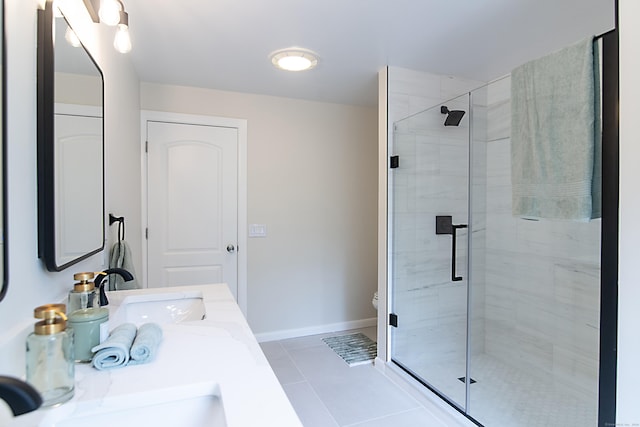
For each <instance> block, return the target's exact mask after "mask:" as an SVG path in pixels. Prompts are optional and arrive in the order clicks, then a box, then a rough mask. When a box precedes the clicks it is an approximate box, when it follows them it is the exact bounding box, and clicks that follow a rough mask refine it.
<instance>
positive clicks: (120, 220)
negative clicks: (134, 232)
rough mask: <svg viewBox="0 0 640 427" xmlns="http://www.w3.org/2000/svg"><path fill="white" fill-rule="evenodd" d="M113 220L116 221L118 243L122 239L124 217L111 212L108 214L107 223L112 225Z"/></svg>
mask: <svg viewBox="0 0 640 427" xmlns="http://www.w3.org/2000/svg"><path fill="white" fill-rule="evenodd" d="M114 222H117V223H118V243H120V242H122V241H123V240H124V217H123V216H115V215H113V214H111V213H110V214H109V225H112V224H113V223H114Z"/></svg>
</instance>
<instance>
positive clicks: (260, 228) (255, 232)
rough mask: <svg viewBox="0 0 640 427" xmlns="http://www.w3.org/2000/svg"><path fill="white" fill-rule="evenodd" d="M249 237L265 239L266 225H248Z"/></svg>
mask: <svg viewBox="0 0 640 427" xmlns="http://www.w3.org/2000/svg"><path fill="white" fill-rule="evenodd" d="M249 237H267V225H266V224H249Z"/></svg>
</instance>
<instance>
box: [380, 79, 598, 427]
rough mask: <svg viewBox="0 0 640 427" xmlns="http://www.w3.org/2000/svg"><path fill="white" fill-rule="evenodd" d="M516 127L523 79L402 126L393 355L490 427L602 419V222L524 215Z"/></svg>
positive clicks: (394, 192) (395, 157)
mask: <svg viewBox="0 0 640 427" xmlns="http://www.w3.org/2000/svg"><path fill="white" fill-rule="evenodd" d="M456 112H457V113H456ZM462 112H464V113H462ZM452 114H454V115H455V116H456V117H453V119H452V118H451V116H452ZM510 127H511V124H510V77H505V78H503V79H500V80H497V81H494V82H492V83H490V84H488V85H486V86H484V87H482V88H480V89H477V90H474V91H472V92H470V93H467V94H465V95H463V96H460V97H457V98H455V99H451V100H448V101H446V102H444V103H441V104H438V105H436V106H434V107H432V108H430V109H427V110H425V111H422V112H420V113H418V114H414V115H412V116H410V117H406V118H404V119H402V120H399V121H397V122H396V123H395V124H394V129H393V142H392V144H393V145H392V147H391V150H390V153H392V158H391V168H392V169H391V172H390V175H389V224H388V225H389V230H390V234H389V239H390V240H389V241H390V245H391V247H390V252H389V257H390V258H389V265H390V273H389V274H390V282H391V311H392V315H391V323H392V325H393V327H392V328H391V359H392V361H393V362H394V363H395V364H397V365H399V366H400V367H401V368H402V369H404V370H405V371H407V372H408V373H410V374H411V375H412V376H414V377H415V378H416V379H418V380H419V381H420V382H422V383H423V384H424V385H425V386H427V387H429V388H430V389H431V390H432V391H434V392H436V393H437V394H439V395H440V396H441V397H442V398H444V399H446V400H447V401H448V402H449V403H450V404H452V405H453V406H455V407H456V408H457V409H458V410H459V411H461V412H463V413H464V414H466V415H467V416H468V417H470V418H471V419H473V420H474V421H476V422H477V423H479V424H482V425H485V426H487V427H488V426H491V427H493V426H509V427H516V426H547V427H548V426H563V427H566V426H580V427H584V426H595V425H596V424H597V408H598V366H599V316H600V247H601V246H600V236H601V220H599V219H598V220H592V221H590V222H573V221H554V220H539V221H533V220H524V219H520V218H517V217H514V216H513V215H512V211H511V166H510V163H511V157H510Z"/></svg>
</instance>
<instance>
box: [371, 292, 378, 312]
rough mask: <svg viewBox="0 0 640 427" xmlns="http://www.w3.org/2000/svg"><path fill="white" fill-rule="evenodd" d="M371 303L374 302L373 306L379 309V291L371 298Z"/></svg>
mask: <svg viewBox="0 0 640 427" xmlns="http://www.w3.org/2000/svg"><path fill="white" fill-rule="evenodd" d="M371 304H373V308H375V309H376V310H377V309H378V292H375V293H374V294H373V299H372V300H371Z"/></svg>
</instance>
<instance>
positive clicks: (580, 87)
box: [511, 37, 601, 221]
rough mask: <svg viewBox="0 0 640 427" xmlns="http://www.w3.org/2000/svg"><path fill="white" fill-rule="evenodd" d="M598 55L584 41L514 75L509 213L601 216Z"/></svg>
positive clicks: (578, 217) (569, 217) (577, 217)
mask: <svg viewBox="0 0 640 427" xmlns="http://www.w3.org/2000/svg"><path fill="white" fill-rule="evenodd" d="M598 56H599V55H598V49H597V44H596V45H594V42H593V38H592V37H590V38H588V39H586V40H583V41H581V42H580V43H577V44H574V45H572V46H569V47H567V48H565V49H562V50H560V51H558V52H555V53H552V54H550V55H547V56H545V57H543V58H540V59H537V60H535V61H531V62H528V63H526V64H523V65H521V66H520V67H518V68H516V69H514V70H513V71H512V73H511V181H512V185H513V193H512V202H513V205H512V209H513V215H515V216H519V217H524V218H546V219H565V220H579V221H588V220H589V219H592V218H598V217H599V216H600V197H601V195H600V187H601V186H600V176H601V174H600V162H601V160H600V146H601V145H600V144H601V142H600V139H601V135H600V106H599V100H600V96H599V92H600V83H599V80H600V77H599V64H598Z"/></svg>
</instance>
